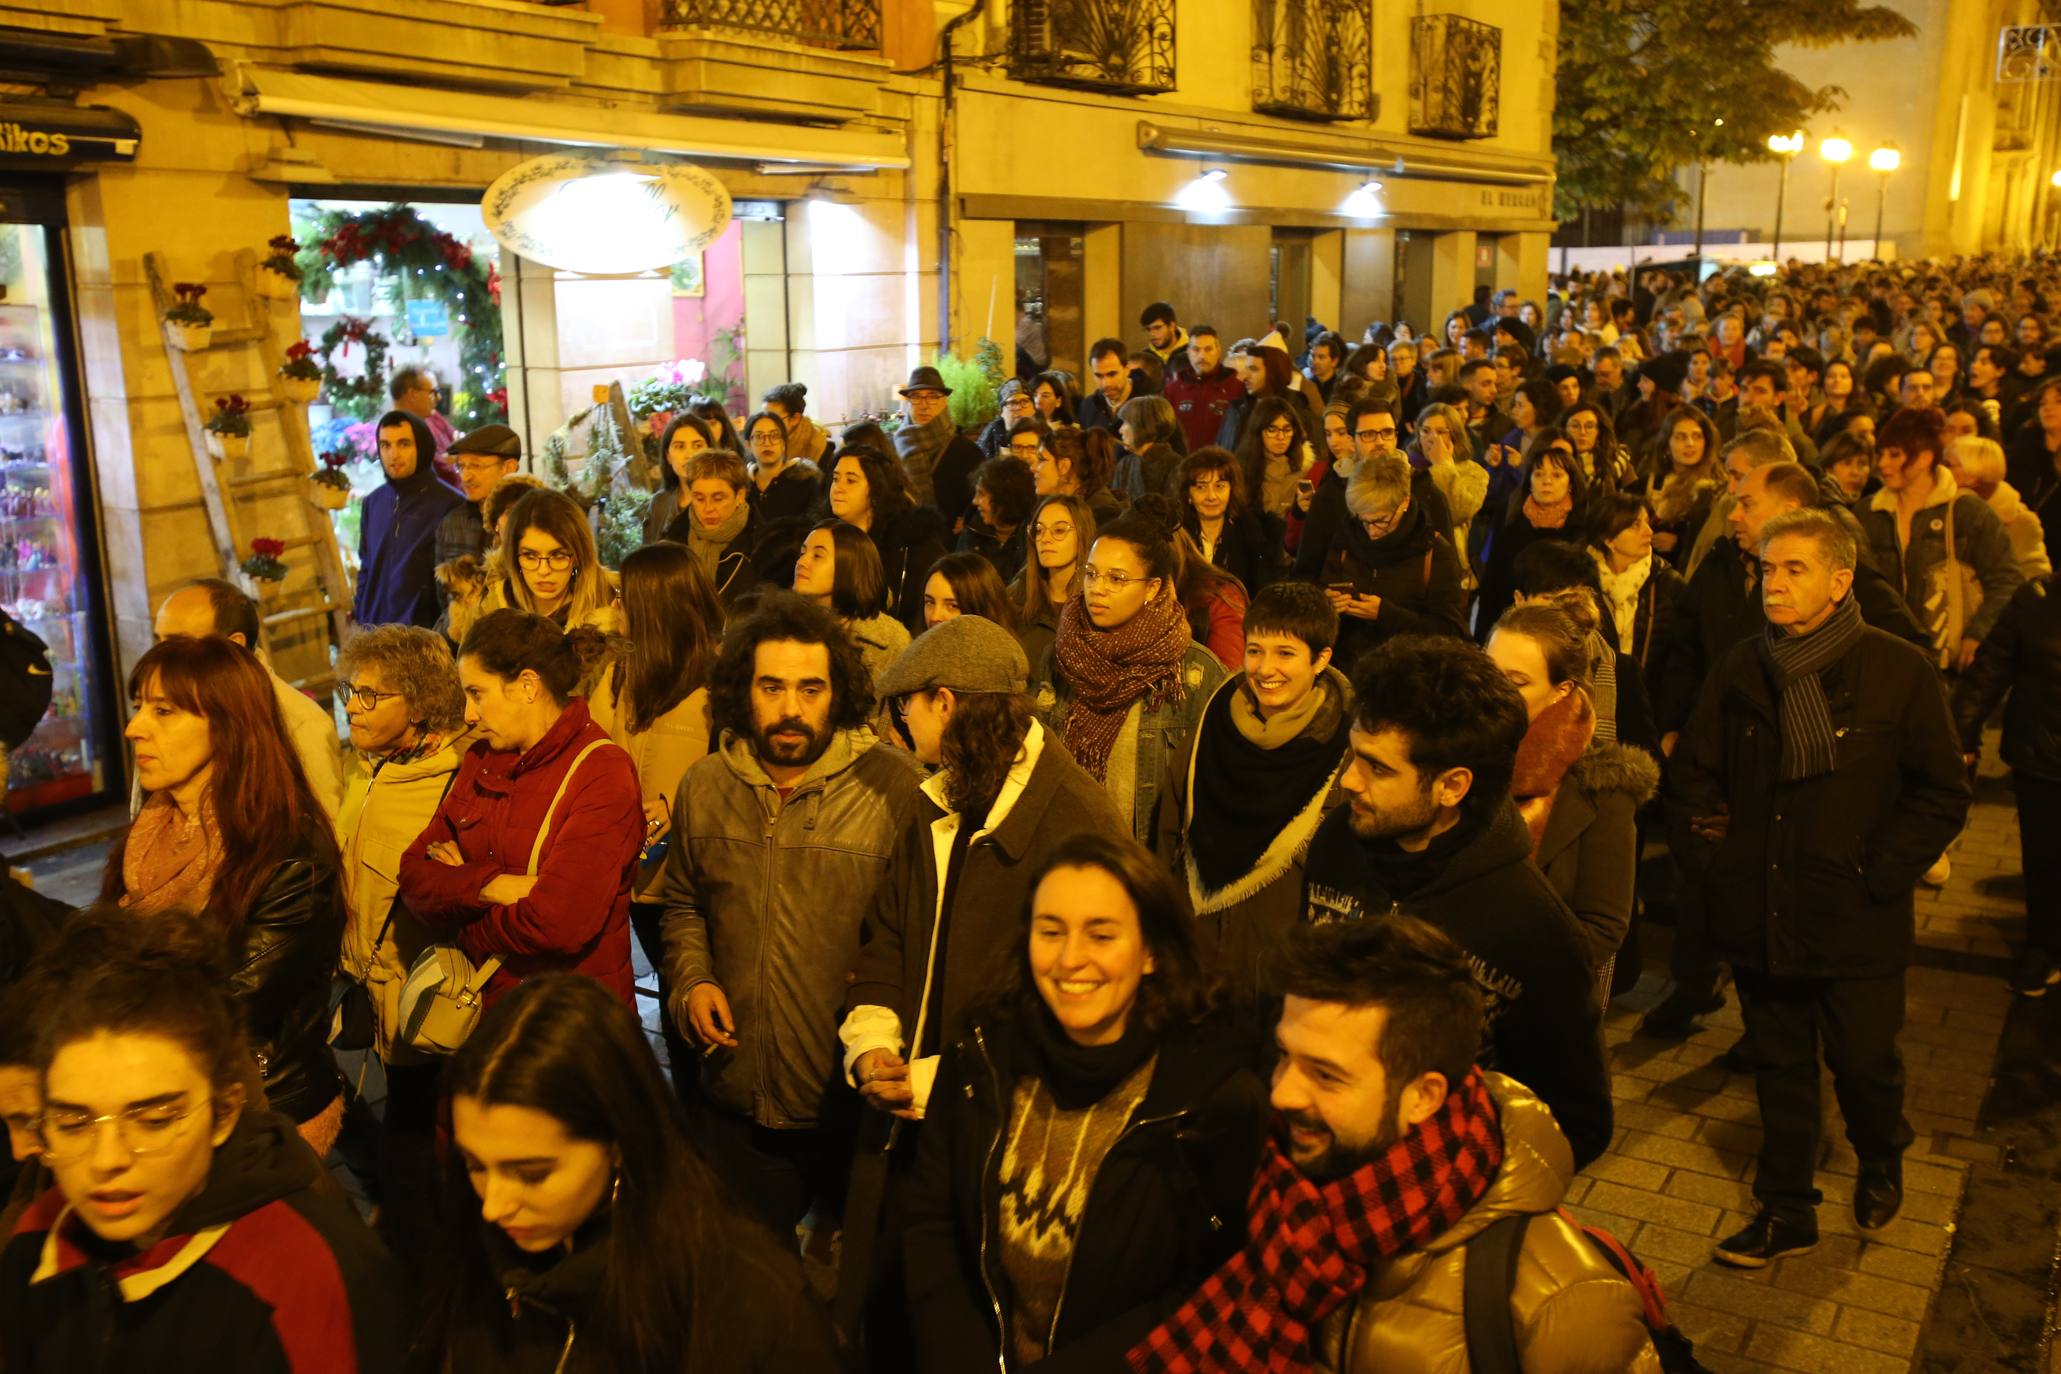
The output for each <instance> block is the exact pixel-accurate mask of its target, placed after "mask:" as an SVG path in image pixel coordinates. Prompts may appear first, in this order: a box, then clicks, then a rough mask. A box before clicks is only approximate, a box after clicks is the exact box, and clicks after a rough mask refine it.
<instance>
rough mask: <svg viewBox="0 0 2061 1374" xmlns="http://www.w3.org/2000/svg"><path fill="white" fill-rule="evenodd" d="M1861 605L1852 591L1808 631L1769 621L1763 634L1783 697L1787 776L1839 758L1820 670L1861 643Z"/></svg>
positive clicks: (1827, 768)
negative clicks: (1789, 629)
mask: <svg viewBox="0 0 2061 1374" xmlns="http://www.w3.org/2000/svg"><path fill="white" fill-rule="evenodd" d="M1864 628H1866V627H1865V626H1864V625H1863V624H1862V622H1861V608H1860V607H1859V606H1858V605H1857V604H1855V601H1854V598H1853V597H1851V596H1849V597H1847V598H1846V599H1845V600H1844V601H1842V602H1840V603H1839V605H1838V607H1837V609H1835V610H1834V611H1833V612H1832V615H1831V618H1829V619H1828V620H1826V622H1825V623H1824V624H1822V625H1820V626H1818V628H1817V629H1815V630H1812V631H1811V632H1810V633H1809V634H1805V635H1792V634H1788V633H1786V632H1785V631H1784V630H1783V629H1782V627H1781V626H1779V625H1769V626H1768V627H1767V628H1766V630H1765V631H1763V633H1762V637H1761V641H1760V647H1761V655H1762V657H1764V658H1765V659H1766V660H1767V663H1768V668H1769V670H1770V671H1771V672H1772V673H1773V674H1774V678H1775V689H1776V691H1778V692H1780V693H1781V696H1782V781H1783V782H1795V781H1796V780H1797V779H1799V778H1815V777H1817V776H1818V775H1819V774H1820V773H1829V772H1831V771H1832V770H1833V768H1834V767H1835V766H1837V764H1838V762H1839V744H1838V739H1837V737H1836V736H1835V735H1834V734H1833V733H1832V712H1831V710H1830V709H1829V708H1828V707H1827V706H1826V705H1825V684H1824V683H1823V682H1822V681H1820V680H1819V677H1818V674H1820V673H1822V672H1824V671H1825V669H1827V668H1829V667H1831V666H1832V665H1833V664H1834V663H1837V662H1838V661H1839V660H1840V659H1841V658H1843V657H1844V656H1845V654H1846V651H1847V650H1849V649H1851V648H1852V647H1853V646H1854V645H1855V644H1856V643H1858V642H1859V640H1860V637H1861V631H1862V630H1863V629H1864Z"/></svg>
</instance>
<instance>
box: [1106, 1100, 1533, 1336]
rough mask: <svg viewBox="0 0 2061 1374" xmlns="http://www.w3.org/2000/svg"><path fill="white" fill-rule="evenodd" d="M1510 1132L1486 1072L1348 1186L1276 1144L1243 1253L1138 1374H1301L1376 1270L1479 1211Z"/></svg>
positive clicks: (1165, 1328)
mask: <svg viewBox="0 0 2061 1374" xmlns="http://www.w3.org/2000/svg"><path fill="white" fill-rule="evenodd" d="M1502 1163H1503V1131H1502V1127H1501V1125H1500V1124H1499V1123H1498V1122H1497V1120H1496V1108H1495V1104H1494V1102H1492V1101H1491V1100H1490V1099H1489V1094H1488V1087H1487V1085H1486V1084H1485V1083H1484V1082H1483V1081H1482V1077H1481V1070H1479V1069H1475V1070H1473V1071H1471V1072H1470V1073H1469V1074H1468V1075H1467V1078H1466V1080H1465V1081H1464V1082H1462V1083H1461V1084H1460V1086H1459V1087H1458V1088H1457V1089H1455V1090H1454V1091H1453V1092H1451V1093H1448V1094H1447V1095H1446V1102H1445V1106H1443V1107H1442V1108H1440V1109H1439V1111H1438V1112H1437V1113H1436V1114H1434V1115H1433V1116H1432V1117H1431V1118H1430V1119H1428V1120H1426V1121H1424V1122H1423V1123H1421V1124H1420V1125H1418V1126H1417V1127H1416V1128H1415V1129H1413V1130H1412V1131H1411V1132H1410V1133H1409V1134H1408V1135H1407V1136H1405V1137H1403V1139H1402V1140H1400V1141H1398V1142H1397V1143H1396V1144H1395V1145H1394V1146H1392V1147H1391V1148H1390V1149H1389V1151H1388V1153H1387V1154H1385V1155H1383V1156H1382V1157H1381V1158H1379V1159H1377V1160H1374V1161H1372V1162H1370V1163H1367V1164H1363V1165H1361V1166H1360V1167H1359V1168H1358V1169H1355V1170H1354V1171H1353V1172H1352V1173H1350V1174H1348V1175H1346V1176H1345V1177H1344V1178H1341V1179H1336V1180H1334V1181H1332V1182H1330V1183H1312V1182H1311V1181H1310V1180H1309V1179H1307V1178H1304V1177H1303V1176H1302V1174H1301V1173H1299V1172H1298V1171H1297V1170H1296V1167H1295V1165H1293V1164H1292V1163H1290V1162H1289V1160H1288V1157H1287V1156H1286V1155H1285V1154H1283V1153H1282V1152H1281V1147H1280V1146H1279V1145H1278V1144H1276V1143H1275V1141H1274V1140H1273V1139H1271V1138H1270V1139H1269V1140H1268V1141H1267V1148H1266V1153H1265V1155H1264V1156H1262V1158H1261V1160H1260V1167H1259V1172H1258V1173H1257V1174H1256V1175H1255V1176H1254V1177H1253V1180H1252V1198H1251V1202H1250V1204H1249V1207H1248V1210H1249V1211H1250V1212H1251V1220H1250V1222H1249V1223H1248V1225H1247V1228H1246V1234H1247V1241H1246V1246H1245V1248H1244V1249H1243V1250H1241V1251H1239V1252H1238V1253H1237V1254H1236V1255H1233V1256H1232V1257H1231V1258H1230V1260H1229V1261H1227V1262H1226V1263H1225V1265H1224V1267H1223V1268H1221V1269H1219V1270H1217V1272H1216V1273H1214V1274H1212V1275H1210V1276H1209V1278H1208V1279H1207V1280H1206V1281H1205V1282H1204V1283H1203V1285H1202V1287H1201V1288H1199V1289H1197V1290H1196V1293H1195V1296H1194V1297H1192V1298H1190V1299H1189V1300H1188V1302H1187V1304H1186V1305H1185V1306H1184V1307H1182V1308H1181V1310H1180V1311H1178V1312H1176V1313H1174V1315H1173V1316H1171V1317H1169V1318H1168V1319H1167V1320H1166V1321H1165V1322H1163V1323H1162V1324H1161V1325H1160V1326H1159V1327H1158V1328H1156V1329H1155V1330H1154V1331H1153V1332H1152V1334H1151V1335H1149V1336H1147V1337H1146V1338H1145V1339H1144V1340H1143V1341H1141V1342H1139V1343H1138V1345H1137V1346H1135V1347H1134V1348H1133V1349H1132V1350H1131V1352H1130V1356H1129V1358H1130V1363H1131V1368H1132V1369H1134V1370H1137V1371H1138V1374H1252V1372H1253V1371H1259V1370H1264V1371H1266V1372H1267V1374H1298V1372H1299V1371H1305V1370H1308V1369H1309V1368H1310V1336H1311V1333H1312V1332H1314V1331H1315V1330H1316V1329H1317V1327H1318V1325H1319V1324H1320V1323H1322V1322H1323V1320H1324V1318H1325V1317H1327V1316H1329V1315H1330V1314H1331V1313H1332V1312H1334V1311H1335V1310H1337V1309H1338V1307H1339V1306H1341V1305H1342V1304H1344V1303H1346V1302H1349V1301H1351V1300H1352V1298H1353V1296H1354V1295H1355V1294H1357V1293H1358V1292H1359V1291H1360V1286H1361V1285H1362V1284H1364V1283H1365V1282H1366V1281H1367V1272H1368V1270H1369V1269H1370V1268H1372V1267H1373V1266H1374V1264H1376V1263H1377V1262H1379V1261H1381V1260H1385V1259H1388V1258H1389V1257H1391V1256H1394V1255H1399V1254H1402V1253H1403V1252H1404V1251H1407V1250H1415V1249H1421V1248H1423V1247H1424V1246H1425V1245H1426V1244H1428V1243H1429V1242H1430V1241H1431V1240H1432V1239H1433V1238H1435V1237H1436V1236H1438V1234H1439V1233H1440V1232H1442V1231H1444V1230H1445V1229H1446V1228H1447V1227H1449V1226H1451V1225H1452V1224H1453V1223H1454V1222H1456V1221H1458V1220H1459V1219H1460V1218H1461V1217H1462V1216H1464V1215H1466V1213H1467V1209H1468V1208H1470V1207H1472V1206H1473V1205H1474V1204H1475V1203H1477V1202H1479V1201H1480V1200H1481V1196H1482V1194H1484V1193H1486V1192H1487V1191H1488V1188H1489V1184H1490V1183H1491V1182H1492V1181H1493V1180H1494V1179H1495V1176H1496V1170H1497V1169H1498V1168H1500V1167H1501V1166H1502Z"/></svg>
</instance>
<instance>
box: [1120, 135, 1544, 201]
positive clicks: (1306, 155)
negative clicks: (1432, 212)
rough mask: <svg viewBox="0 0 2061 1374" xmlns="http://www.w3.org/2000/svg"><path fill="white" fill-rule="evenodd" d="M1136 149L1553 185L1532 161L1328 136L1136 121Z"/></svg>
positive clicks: (1484, 182)
mask: <svg viewBox="0 0 2061 1374" xmlns="http://www.w3.org/2000/svg"><path fill="white" fill-rule="evenodd" d="M1138 146H1139V147H1140V148H1142V149H1143V150H1144V151H1146V152H1148V153H1167V154H1171V155H1173V156H1176V157H1203V158H1210V159H1212V160H1215V161H1220V162H1261V163H1271V164H1273V165H1275V166H1279V167H1312V168H1317V169H1320V170H1324V171H1337V172H1361V173H1365V174H1367V175H1370V176H1397V177H1426V178H1430V179H1432V180H1436V181H1462V182H1473V183H1477V184H1480V185H1485V186H1543V185H1546V184H1548V183H1549V182H1551V181H1552V180H1553V173H1552V171H1551V169H1550V168H1549V167H1545V166H1539V165H1535V163H1536V160H1520V159H1510V158H1507V157H1505V158H1490V157H1480V158H1476V159H1473V160H1468V161H1461V160H1458V159H1456V158H1454V157H1452V156H1445V157H1441V156H1438V155H1437V154H1430V155H1427V154H1424V153H1423V152H1422V151H1421V150H1419V149H1416V148H1409V147H1405V146H1403V145H1400V144H1396V143H1389V142H1382V141H1378V140H1374V139H1362V138H1349V137H1343V136H1339V135H1326V134H1305V135H1299V136H1297V137H1296V138H1294V139H1284V138H1269V137H1266V136H1265V135H1261V134H1251V133H1243V132H1234V131H1231V130H1220V129H1208V128H1186V127H1175V126H1173V125H1169V124H1163V123H1158V122H1155V121H1153V120H1150V119H1141V120H1139V121H1138Z"/></svg>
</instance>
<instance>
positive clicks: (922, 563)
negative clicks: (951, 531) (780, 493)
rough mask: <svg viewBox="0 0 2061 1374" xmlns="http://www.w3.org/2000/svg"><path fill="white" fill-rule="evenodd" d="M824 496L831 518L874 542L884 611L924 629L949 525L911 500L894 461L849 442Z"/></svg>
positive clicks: (904, 624)
mask: <svg viewBox="0 0 2061 1374" xmlns="http://www.w3.org/2000/svg"><path fill="white" fill-rule="evenodd" d="M823 492H824V510H825V512H826V513H827V514H828V515H829V516H831V517H832V518H833V519H836V520H841V521H843V522H844V523H845V524H847V525H851V526H854V527H855V528H857V529H859V530H862V531H864V532H865V534H866V535H867V536H868V537H869V538H871V539H872V541H873V548H874V550H875V552H876V553H877V554H878V555H879V558H880V568H881V577H882V580H883V586H884V588H885V590H886V598H885V600H884V602H883V604H882V606H881V608H880V609H881V610H884V611H886V612H888V613H889V614H891V615H893V616H894V618H895V619H896V620H899V621H900V622H901V623H902V628H903V629H905V630H907V631H908V632H909V633H910V634H914V633H916V632H917V631H919V630H921V629H922V628H923V577H924V574H925V572H927V571H928V570H929V568H930V565H931V564H932V563H935V562H936V561H937V560H938V558H939V557H940V556H942V555H943V554H944V553H945V552H946V549H947V545H946V543H945V535H946V532H947V531H946V528H945V522H944V521H943V520H942V519H941V518H940V517H939V516H938V513H937V512H936V511H935V510H932V509H930V508H929V507H927V506H925V507H919V506H917V505H916V504H915V503H914V502H913V501H912V500H911V499H910V497H909V488H908V486H907V484H906V482H905V481H904V479H903V477H902V469H901V465H900V464H899V463H898V462H896V461H895V459H894V458H892V457H890V456H888V455H887V454H882V453H876V452H875V451H874V450H873V449H871V448H870V447H866V446H863V445H860V444H857V443H854V442H849V441H848V442H847V443H846V445H845V449H844V452H842V453H840V454H838V455H837V461H836V462H835V463H833V464H831V466H830V476H829V479H828V480H827V481H826V482H825V483H824V484H823ZM818 528H820V526H819V527H818ZM890 656H891V655H890Z"/></svg>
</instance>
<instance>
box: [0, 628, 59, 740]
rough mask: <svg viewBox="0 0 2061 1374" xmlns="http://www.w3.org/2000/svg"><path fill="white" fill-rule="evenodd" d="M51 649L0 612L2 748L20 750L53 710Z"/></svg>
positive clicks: (0, 726) (0, 737)
mask: <svg viewBox="0 0 2061 1374" xmlns="http://www.w3.org/2000/svg"><path fill="white" fill-rule="evenodd" d="M55 685H56V678H55V677H54V675H53V674H52V672H51V668H50V646H49V645H47V644H45V643H44V642H43V641H42V640H40V639H38V638H36V636H34V635H33V634H30V633H29V631H28V630H27V628H25V627H24V626H23V625H22V623H21V622H20V621H18V620H16V619H15V618H14V617H13V616H11V615H9V614H7V612H5V611H0V746H4V747H6V748H8V749H15V748H19V747H20V746H21V745H23V744H25V743H27V742H28V738H29V736H30V735H32V734H34V733H35V730H36V724H37V722H39V721H41V720H42V719H43V713H44V712H45V711H48V710H49V709H50V693H51V689H52V688H53V687H54V686H55Z"/></svg>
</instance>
